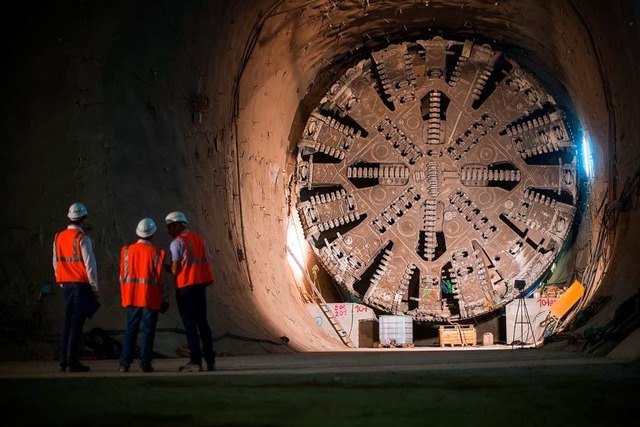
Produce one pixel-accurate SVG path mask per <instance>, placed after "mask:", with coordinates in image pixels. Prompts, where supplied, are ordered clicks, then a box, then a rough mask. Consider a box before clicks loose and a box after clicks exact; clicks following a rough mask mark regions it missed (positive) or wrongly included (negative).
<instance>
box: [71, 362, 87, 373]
mask: <svg viewBox="0 0 640 427" xmlns="http://www.w3.org/2000/svg"><path fill="white" fill-rule="evenodd" d="M90 370H91V368H90V367H88V366H85V365H83V364H82V363H80V362H78V363H74V364H72V365H69V366H67V372H89V371H90Z"/></svg>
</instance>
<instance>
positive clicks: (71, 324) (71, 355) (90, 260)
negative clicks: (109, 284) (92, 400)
mask: <svg viewBox="0 0 640 427" xmlns="http://www.w3.org/2000/svg"><path fill="white" fill-rule="evenodd" d="M67 217H68V218H69V225H68V226H67V228H66V229H65V230H63V231H61V232H59V233H57V234H56V235H55V237H54V239H53V271H54V273H55V276H56V282H57V283H58V284H59V285H60V286H61V287H62V290H63V294H64V314H65V315H64V324H63V328H62V334H61V335H62V336H61V345H60V370H62V371H67V372H86V371H88V370H89V367H88V366H85V365H83V364H82V363H80V355H79V352H80V338H81V337H82V328H83V326H84V322H85V320H86V318H87V317H89V318H90V317H91V316H93V313H95V310H97V308H98V306H99V304H98V302H97V301H98V269H97V266H96V256H95V254H94V252H93V244H92V242H91V239H90V238H89V236H87V235H86V234H85V232H84V230H83V229H82V227H83V225H84V223H85V220H86V218H87V208H86V207H85V206H84V205H83V204H82V203H74V204H72V205H71V206H70V207H69V212H68V213H67Z"/></svg>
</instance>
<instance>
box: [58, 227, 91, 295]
mask: <svg viewBox="0 0 640 427" xmlns="http://www.w3.org/2000/svg"><path fill="white" fill-rule="evenodd" d="M83 237H84V233H83V232H82V231H80V230H78V229H74V228H68V229H66V230H64V231H61V232H60V233H57V234H56V236H55V237H54V245H55V260H56V282H58V283H69V282H76V283H89V276H88V275H87V269H86V267H85V265H84V260H83V258H82V250H81V249H80V240H82V238H83ZM69 255H71V256H69Z"/></svg>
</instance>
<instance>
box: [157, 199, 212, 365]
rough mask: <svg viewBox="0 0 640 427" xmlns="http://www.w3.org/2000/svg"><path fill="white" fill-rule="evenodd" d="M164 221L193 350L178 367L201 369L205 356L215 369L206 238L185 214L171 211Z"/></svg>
mask: <svg viewBox="0 0 640 427" xmlns="http://www.w3.org/2000/svg"><path fill="white" fill-rule="evenodd" d="M165 221H166V224H167V231H168V232H169V234H170V235H171V237H173V241H172V242H171V247H170V248H171V266H170V270H171V274H173V275H174V276H175V282H176V302H177V303H178V310H179V312H180V317H182V323H183V325H184V329H185V331H186V334H187V344H188V346H189V352H190V356H189V358H190V360H189V363H187V364H186V365H184V366H182V367H180V369H179V370H180V371H182V372H200V371H202V359H203V358H204V361H205V362H206V369H207V371H214V370H215V353H214V352H213V334H212V332H211V327H210V326H209V322H208V320H207V286H209V285H211V284H212V283H213V271H212V269H211V255H210V253H209V249H208V247H207V244H206V242H205V240H204V239H203V238H202V237H201V236H199V235H198V234H196V233H194V232H192V231H190V230H189V229H188V228H187V217H186V215H185V214H184V213H182V212H178V211H176V212H171V213H170V214H168V215H167V217H166V218H165ZM200 342H202V347H200Z"/></svg>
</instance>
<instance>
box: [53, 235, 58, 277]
mask: <svg viewBox="0 0 640 427" xmlns="http://www.w3.org/2000/svg"><path fill="white" fill-rule="evenodd" d="M56 237H58V235H57V234H56ZM57 274H58V263H57V262H56V238H55V237H54V238H53V277H56V276H57Z"/></svg>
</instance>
